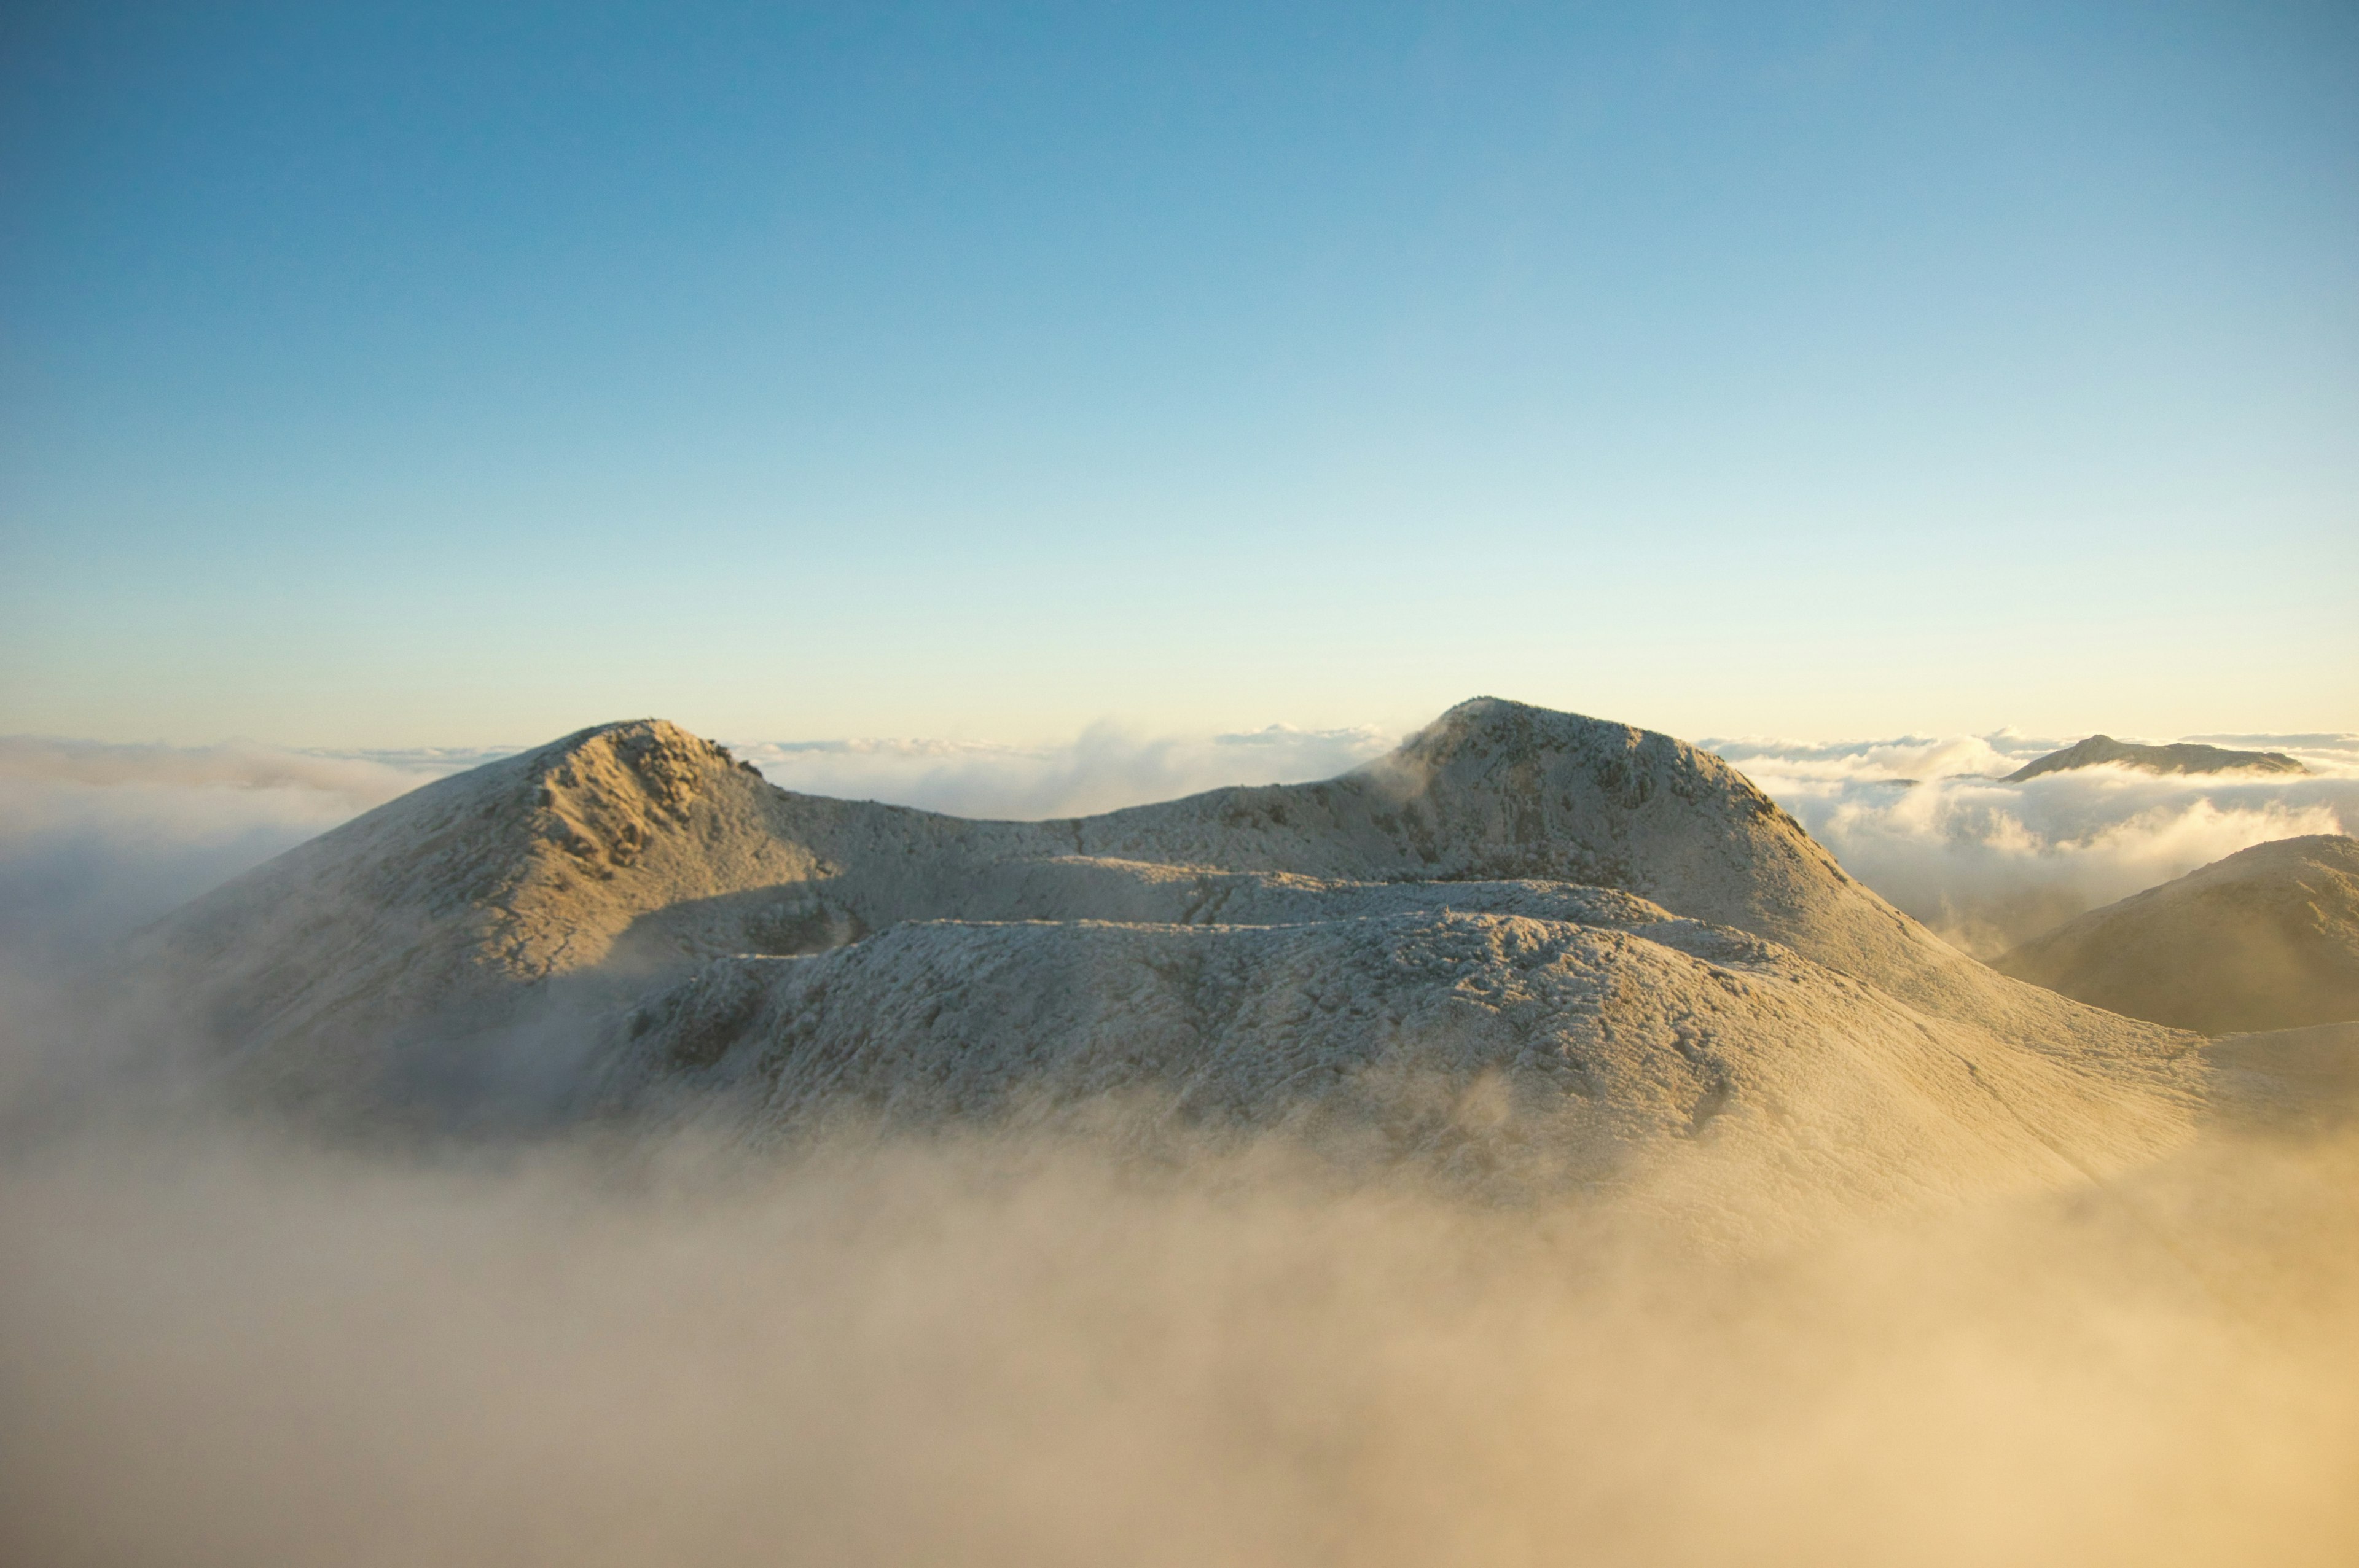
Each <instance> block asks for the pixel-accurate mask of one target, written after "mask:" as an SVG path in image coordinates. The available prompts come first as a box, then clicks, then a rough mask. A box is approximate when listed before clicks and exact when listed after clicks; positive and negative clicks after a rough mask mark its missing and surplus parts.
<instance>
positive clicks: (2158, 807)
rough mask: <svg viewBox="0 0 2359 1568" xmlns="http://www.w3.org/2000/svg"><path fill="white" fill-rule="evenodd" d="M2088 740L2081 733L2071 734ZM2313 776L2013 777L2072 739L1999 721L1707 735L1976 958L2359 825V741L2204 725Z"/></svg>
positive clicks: (1855, 865)
mask: <svg viewBox="0 0 2359 1568" xmlns="http://www.w3.org/2000/svg"><path fill="white" fill-rule="evenodd" d="M2071 739H2074V740H2077V739H2079V737H2072V738H2071ZM2186 739H2189V740H2193V741H2204V742H2206V743H2209V744H2212V745H2219V746H2224V747H2230V748H2233V749H2235V750H2239V751H2267V752H2283V753H2285V754H2286V755H2288V756H2291V757H2293V758H2294V759H2295V760H2297V761H2298V762H2301V763H2302V764H2303V765H2304V766H2305V767H2307V768H2308V769H2310V773H2308V774H2306V775H2290V774H2284V773H2242V772H2240V773H2147V772H2143V771H2141V770H2138V769H2134V768H2126V767H2118V766H2109V767H2100V768H2078V769H2073V770H2071V771H2068V772H2062V773H2044V774H2041V775H2040V776H2039V777H2038V778H2034V779H2027V780H2025V781H2024V782H2023V783H2021V784H2009V783H2007V782H2006V775H2007V774H2009V773H2013V772H2015V771H2016V770H2017V769H2018V768H2020V767H2022V766H2023V765H2024V764H2025V763H2026V762H2031V761H2033V760H2034V759H2035V758H2038V757H2041V756H2044V755H2046V754H2047V753H2049V752H2054V751H2056V750H2059V749H2060V748H2061V747H2062V746H2065V745H2067V744H2069V743H2070V741H2069V740H2065V739H2058V738H2053V737H2042V736H2032V735H2022V734H2017V733H2016V732H2014V731H2011V730H1999V731H1996V732H1995V733H1993V734H1988V735H1967V736H1948V737H1927V736H1903V737H1900V738H1898V739H1896V740H1880V741H1835V742H1822V741H1781V740H1763V739H1745V740H1716V741H1704V742H1702V744H1703V745H1705V746H1706V747H1707V748H1708V749H1710V750H1712V751H1714V752H1718V753H1719V754H1720V755H1721V756H1723V757H1725V758H1726V759H1728V761H1729V762H1733V763H1734V764H1735V765H1736V766H1737V767H1738V768H1739V769H1741V770H1743V771H1744V772H1745V773H1746V774H1747V775H1749V776H1750V777H1751V778H1752V779H1753V781H1754V782H1755V783H1756V784H1759V785H1760V786H1761V787H1762V788H1763V789H1764V790H1767V792H1768V793H1769V795H1770V796H1771V798H1773V799H1774V800H1776V801H1777V804H1778V805H1780V806H1784V807H1785V808H1786V809H1787V810H1788V811H1790V812H1792V813H1793V814H1794V816H1797V817H1799V819H1800V820H1801V822H1802V825H1803V826H1804V827H1808V828H1809V829H1810V832H1811V834H1812V836H1813V837H1815V838H1818V840H1819V841H1820V842H1821V843H1822V844H1824V845H1826V846H1827V848H1828V849H1832V851H1834V854H1835V857H1836V859H1838V860H1841V861H1842V862H1843V866H1844V868H1845V869H1846V870H1848V871H1850V872H1851V873H1852V874H1853V875H1854V876H1855V877H1857V878H1859V880H1860V881H1864V882H1865V883H1866V884H1867V885H1868V886H1870V887H1872V888H1874V889H1875V891H1876V892H1880V893H1882V894H1883V895H1884V896H1885V897H1886V898H1888V899H1890V900H1891V901H1892V902H1893V903H1896V904H1898V905H1899V906H1900V907H1901V908H1902V909H1904V910H1906V911H1908V913H1909V914H1913V915H1915V916H1916V917H1917V918H1918V919H1919V920H1921V921H1923V922H1924V923H1925V924H1926V925H1930V926H1931V927H1933V929H1934V930H1936V931H1938V932H1940V934H1941V935H1944V936H1946V937H1948V938H1949V939H1950V940H1951V942H1953V943H1956V944H1957V945H1958V946H1962V947H1963V948H1965V949H1966V950H1967V951H1968V952H1971V953H1973V954H1974V955H1976V956H1977V957H1995V956H1996V955H1997V954H1999V953H2002V952H2005V951H2006V949H2007V948H2009V947H2012V946H2015V945H2016V944H2017V943H2019V942H2022V941H2024V940H2026V939H2027V938H2028V937H2031V936H2034V935H2038V933H2040V932H2042V931H2045V930H2047V929H2048V928H2049V927H2050V926H2053V925H2058V924H2060V923H2061V922H2062V921H2065V920H2068V919H2070V918H2071V917H2072V916H2073V915H2076V914H2081V913H2082V911H2084V910H2089V909H2093V908H2095V907H2097V906H2098V905H2100V904H2104V903H2112V902H2114V900H2115V899H2119V898H2126V897H2127V896H2129V895H2130V894H2131V893H2134V892H2140V891H2141V890H2143V889H2146V888H2149V887H2154V886H2156V885H2158V884H2159V883H2162V882H2167V881H2170V880H2171V879H2172V878H2174V877H2180V876H2184V875H2186V874H2187V873H2188V872H2189V871H2193V870H2195V869H2196V868H2197V867H2199V866H2204V865H2209V864H2210V863H2211V862H2212V861H2213V860H2220V859H2221V858H2223V856H2227V855H2232V854H2234V853H2235V852H2236V851H2237V850H2239V849H2249V848H2250V847H2251V846H2253V845H2255V844H2260V843H2266V842H2267V841H2269V840H2270V839H2274V838H2294V837H2297V836H2299V835H2301V834H2308V833H2351V832H2354V830H2359V735H2346V734H2304V735H2198V736H2189V737H2186Z"/></svg>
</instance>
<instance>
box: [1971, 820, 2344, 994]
mask: <svg viewBox="0 0 2359 1568" xmlns="http://www.w3.org/2000/svg"><path fill="white" fill-rule="evenodd" d="M1995 967H1996V968H1999V969H2000V970H2002V971H2003V972H2005V973H2006V974H2010V975H2014V976H2017V977H2018V978H2020V979H2027V980H2030V981H2032V982H2034V983H2035V984H2038V985H2043V986H2048V987H2050V988H2051V989H2055V990H2058V991H2060V992H2062V993H2063V994H2065V995H2066V996H2071V997H2077V998H2079V999H2080V1000H2082V1001H2086V1002H2091V1003H2093V1004H2095V1005H2096V1006H2099V1007H2104V1008H2110V1009H2112V1010H2113V1011H2115V1012H2121V1013H2126V1014H2128V1015H2129V1016H2130V1017H2133V1018H2147V1019H2153V1020H2155V1021H2156V1022H2162V1023H2169V1024H2172V1025H2174V1026H2176V1027H2179V1028H2182V1029H2193V1030H2198V1031H2201V1033H2206V1034H2222V1033H2229V1032H2231V1031H2245V1030H2266V1029H2290V1028H2295V1027H2299V1026H2301V1025H2305V1024H2312V1023H2333V1022H2342V1021H2343V1020H2346V1019H2359V839H2352V838H2343V837H2341V836H2338V835H2334V834H2313V835H2311V836H2310V837H2308V838H2281V839H2278V840H2277V841H2276V842H2275V843H2270V844H2256V845H2254V846H2253V847H2252V848H2251V849H2243V850H2239V851H2238V852H2237V853H2235V854H2234V855H2230V856H2229V857H2227V859H2225V860H2215V861H2213V862H2212V864H2210V865H2208V866H2205V867H2202V868H2201V870H2198V871H2190V872H2189V873H2188V874H2187V875H2185V876H2183V877H2180V879H2179V880H2178V881H2170V882H2165V883H2164V884H2162V886H2160V887H2157V888H2148V889H2147V891H2146V892H2141V893H2136V894H2133V895H2132V896H2131V897H2128V898H2125V899H2123V900H2122V901H2120V902H2119V903H2109V904H2107V905H2105V906H2104V908H2103V909H2093V910H2091V911H2090V912H2089V913H2088V914H2083V915H2082V916H2080V917H2079V918H2078V919H2075V920H2071V921H2067V922H2066V923H2065V924H2064V925H2060V926H2058V927H2057V928H2056V929H2055V930H2053V931H2051V932H2049V933H2048V934H2047V935H2044V936H2038V937H2035V938H2033V939H2032V940H2031V941H2029V942H2027V943H2025V944H2024V945H2023V946H2020V947H2017V949H2015V951H2013V952H2011V953H2009V954H2007V955H2006V957H2002V958H2000V959H1998V960H1997V961H1996V965H1995Z"/></svg>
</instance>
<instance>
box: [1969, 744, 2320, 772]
mask: <svg viewBox="0 0 2359 1568" xmlns="http://www.w3.org/2000/svg"><path fill="white" fill-rule="evenodd" d="M2109 762H2111V763H2119V764H2121V765H2122V766H2124V767H2132V768H2142V769H2144V770H2145V771H2146V772H2147V773H2308V772H2310V770H2309V769H2308V768H2305V767H2303V766H2302V765H2301V764H2300V763H2299V762H2295V761H2294V760H2293V759H2292V758H2291V757H2288V756H2287V755H2286V754H2285V753H2284V752H2231V751H2228V750H2226V749H2225V748H2223V747H2220V746H2200V745H2197V744H2195V743H2193V742H2192V741H2181V742H2180V743H2179V744H2178V745H2175V746H2139V745H2135V744H2133V743H2131V742H2129V741H2116V740H2114V738H2113V737H2112V736H2111V735H2092V736H2090V737H2089V738H2088V739H2087V740H2085V741H2082V742H2080V743H2079V744H2078V745H2074V746H2067V747H2065V748H2064V749H2063V750H2062V751H2060V752H2049V753H2048V755H2046V756H2044V757H2041V758H2039V759H2038V761H2036V762H2027V763H2025V764H2024V765H2023V766H2022V767H2019V768H2017V769H2016V770H2015V772H2013V773H2009V774H2007V775H2006V781H2005V782H2006V783H2007V784H2020V783H2022V782H2023V781H2024V780H2025V779H2036V778H2038V776H2039V775H2040V774H2042V773H2063V772H2065V771H2066V770H2068V769H2071V768H2094V767H2101V766H2104V764H2106V763H2109Z"/></svg>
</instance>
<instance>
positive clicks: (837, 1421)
mask: <svg viewBox="0 0 2359 1568" xmlns="http://www.w3.org/2000/svg"><path fill="white" fill-rule="evenodd" d="M1125 1149H1126V1145H1125V1141H1124V1139H1123V1138H1122V1137H1121V1136H1119V1134H1118V1132H1117V1131H1112V1130H1109V1131H1107V1132H1105V1133H1103V1134H1094V1135H1093V1134H1083V1133H1073V1132H1070V1131H1069V1132H1065V1133H1048V1132H1035V1133H1030V1134H1027V1133H1022V1132H1013V1131H1002V1132H999V1133H990V1132H965V1133H957V1134H942V1135H935V1136H912V1135H908V1134H901V1135H886V1134H881V1133H879V1132H877V1131H876V1130H874V1129H864V1128H860V1127H856V1126H853V1127H844V1128H841V1129H839V1130H837V1131H836V1132H834V1133H833V1134H832V1135H831V1136H829V1137H827V1138H825V1139H823V1140H821V1141H817V1142H815V1143H814V1144H811V1145H810V1146H807V1147H805V1148H803V1149H802V1150H800V1151H799V1152H798V1153H796V1154H795V1155H794V1156H793V1157H791V1158H788V1159H784V1160H777V1159H773V1160H762V1161H750V1160H747V1159H745V1157H743V1156H742V1155H741V1154H735V1153H731V1152H724V1151H721V1150H717V1149H714V1148H712V1146H710V1145H708V1144H705V1143H702V1142H700V1141H698V1140H696V1139H695V1138H694V1137H692V1136H686V1135H682V1136H678V1137H674V1138H672V1139H669V1140H662V1141H653V1142H636V1141H634V1142H627V1143H623V1144H619V1145H618V1144H613V1143H602V1142H598V1141H585V1142H581V1143H567V1144H561V1145H558V1146H540V1147H534V1148H521V1149H520V1148H512V1147H511V1148H500V1149H486V1148H482V1147H476V1148H472V1149H468V1150H464V1151H459V1152H451V1151H444V1152H438V1153H430V1154H429V1153H424V1152H417V1151H409V1152H379V1153H376V1154H362V1153H355V1152H351V1151H349V1150H335V1149H329V1148H322V1147H320V1146H318V1145H315V1144H309V1143H306V1142H304V1141H300V1140H298V1139H293V1138H290V1137H288V1136H287V1135H286V1134H285V1133H284V1132H283V1131H282V1130H266V1129H258V1128H255V1127H253V1126H250V1125H249V1126H234V1125H231V1124H228V1123H223V1122H219V1121H212V1120H203V1119H200V1120H196V1121H190V1120H187V1119H179V1120H176V1121H173V1122H170V1123H163V1124H158V1123H145V1124H143V1123H128V1124H126V1123H122V1122H116V1123H114V1125H111V1126H106V1127H92V1128H90V1129H87V1130H84V1131H82V1132H81V1133H79V1134H76V1135H72V1136H67V1137H61V1138H56V1139H52V1140H49V1141H46V1142H45V1143H44V1144H42V1145H41V1146H39V1147H38V1148H33V1149H25V1148H18V1149H16V1150H15V1151H13V1152H11V1153H10V1155H9V1156H8V1159H7V1169H6V1172H5V1182H0V1233H4V1234H5V1246H6V1248H7V1251H8V1255H9V1257H10V1259H11V1266H10V1268H9V1269H8V1270H7V1271H6V1272H5V1276H0V1378H4V1379H5V1400H0V1444H5V1448H6V1450H7V1452H8V1453H10V1454H11V1455H12V1456H13V1457H12V1460H11V1463H10V1464H9V1465H7V1466H6V1467H5V1472H0V1518H5V1519H8V1520H10V1521H11V1522H10V1523H9V1525H8V1526H7V1527H6V1529H7V1532H8V1534H9V1535H10V1536H11V1537H12V1539H13V1541H14V1546H13V1549H12V1550H11V1552H9V1556H10V1557H11V1560H12V1561H16V1562H22V1563H154V1562H166V1561H168V1562H175V1563H192V1564H201V1563H222V1564H233V1563H234V1564H245V1565H252V1564H270V1563H354V1564H363V1563H388V1564H390V1563H416V1562H420V1561H434V1562H441V1563H520V1562H552V1563H553V1562H564V1563H645V1562H649V1561H695V1562H705V1563H773V1562H781V1561H785V1562H809V1563H922V1562H942V1561H952V1560H955V1561H961V1562H973V1563H1103V1562H1108V1561H1128V1562H1147V1563H1208V1562H1216V1563H1431V1562H1435V1561H1462V1562H1463V1561H1480V1562H1487V1563H1561V1562H1566V1561H1578V1562H1593V1563H1718V1562H1726V1561H1731V1560H1739V1561H1745V1562H1756V1563H1894V1562H1908V1563H1960V1564H1967V1563H1991V1562H2002V1561H2003V1562H2012V1563H2059V1564H2063V1563H2075V1564H2081V1563H2249V1562H2256V1561H2267V1562H2272V1563H2339V1562H2343V1561H2347V1560H2348V1553H2349V1551H2350V1549H2351V1546H2352V1544H2353V1542H2354V1540H2359V1487H2354V1484H2353V1483H2354V1478H2359V1352H2354V1346H2353V1345H2352V1343H2351V1340H2350V1337H2349V1334H2348V1326H2349V1324H2350V1322H2351V1321H2352V1317H2353V1314H2354V1310H2359V1198H2354V1195H2359V1148H2354V1143H2353V1142H2352V1141H2351V1140H2350V1139H2349V1138H2348V1137H2343V1136H2338V1137H2330V1138H2324V1139H2320V1138H2311V1139H2308V1140H2299V1141H2288V1140H2285V1139H2258V1140H2253V1139H2242V1138H2237V1139H2228V1138H2218V1137H2215V1138H2214V1139H2212V1140H2211V1141H2207V1142H2206V1143H2205V1144H2204V1145H2202V1146H2201V1147H2200V1148H2198V1149H2196V1150H2193V1151H2190V1152H2188V1153H2186V1154H2184V1155H2183V1156H2181V1157H2180V1158H2179V1159H2176V1160H2174V1161H2171V1162H2168V1163H2166V1164H2164V1165H2162V1166H2160V1167H2158V1168H2156V1169H2154V1170H2151V1171H2148V1172H2147V1173H2144V1174H2142V1175H2140V1176H2138V1177H2137V1178H2136V1179H2135V1180H2132V1181H2129V1182H2125V1183H2123V1184H2118V1185H2117V1186H2114V1187H2110V1188H2089V1189H2085V1190H2083V1191H2082V1192H2080V1193H2078V1194H2075V1195H2070V1196H2067V1197H2062V1198H2054V1199H2050V1198H2041V1199H2037V1200H2027V1201H2015V1202H2008V1203H1999V1204H1995V1205H1989V1206H1970V1207H1968V1208H1966V1209H1964V1210H1962V1211H1961V1212H1955V1213H1952V1214H1951V1215H1949V1216H1948V1217H1946V1218H1943V1219H1940V1220H1939V1221H1938V1222H1935V1223H1932V1224H1930V1225H1928V1224H1925V1223H1922V1222H1919V1223H1914V1224H1903V1223H1899V1222H1897V1221H1895V1222H1887V1223H1883V1224H1871V1225H1864V1226H1861V1227H1853V1228H1846V1229H1843V1230H1839V1231H1834V1232H1830V1233H1826V1234H1822V1235H1821V1236H1819V1237H1818V1238H1815V1239H1813V1240H1811V1241H1810V1242H1808V1243H1806V1244H1801V1245H1796V1246H1786V1247H1780V1248H1777V1249H1766V1250H1751V1249H1742V1248H1739V1249H1728V1248H1726V1247H1706V1246H1702V1245H1700V1244H1697V1243H1695V1242H1693V1241H1691V1240H1690V1239H1688V1238H1684V1237H1683V1236H1682V1235H1681V1234H1680V1232H1678V1231H1677V1230H1675V1229H1670V1228H1667V1227H1663V1226H1661V1225H1659V1224H1658V1223H1656V1219H1657V1216H1656V1211H1655V1208H1654V1206H1653V1204H1652V1203H1651V1202H1650V1195H1648V1194H1647V1193H1646V1192H1643V1191H1632V1192H1625V1193H1620V1194H1615V1195H1592V1196H1590V1197H1587V1198H1585V1199H1578V1200H1576V1199H1558V1200H1534V1201H1529V1202H1526V1203H1520V1204H1512V1205H1500V1204H1495V1203H1484V1202H1481V1201H1477V1200H1474V1199H1471V1198H1469V1197H1468V1196H1466V1195H1464V1194H1463V1193H1462V1192H1461V1191H1458V1190H1455V1189H1453V1188H1451V1187H1450V1186H1449V1185H1447V1184H1435V1183H1432V1182H1430V1181H1426V1180H1423V1179H1420V1178H1418V1177H1416V1176H1414V1175H1411V1174H1408V1173H1404V1172H1402V1171H1400V1170H1398V1169H1391V1170H1386V1169H1382V1168H1370V1169H1363V1170H1356V1171H1355V1170H1351V1169H1347V1168H1339V1167H1338V1166H1337V1165H1336V1164H1335V1163H1334V1162H1332V1160H1329V1159H1325V1158H1316V1159H1314V1158H1310V1157H1308V1156H1306V1155H1304V1154H1303V1153H1302V1152H1300V1151H1299V1150H1297V1149H1294V1148H1291V1147H1289V1145H1288V1142H1287V1141H1285V1140H1284V1139H1282V1138H1266V1139H1261V1140H1256V1141H1250V1142H1246V1143H1244V1144H1234V1143H1231V1144H1223V1145H1220V1146H1216V1147H1207V1148H1204V1149H1201V1150H1198V1151H1196V1152H1194V1153H1193V1155H1192V1156H1190V1157H1187V1158H1182V1159H1172V1158H1169V1157H1166V1158H1159V1159H1152V1160H1142V1159H1140V1158H1139V1157H1137V1156H1136V1155H1135V1154H1134V1153H1130V1152H1125ZM1165 1152H1166V1155H1167V1156H1168V1155H1169V1152H1170V1151H1169V1148H1168V1146H1167V1148H1166V1151H1165Z"/></svg>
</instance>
